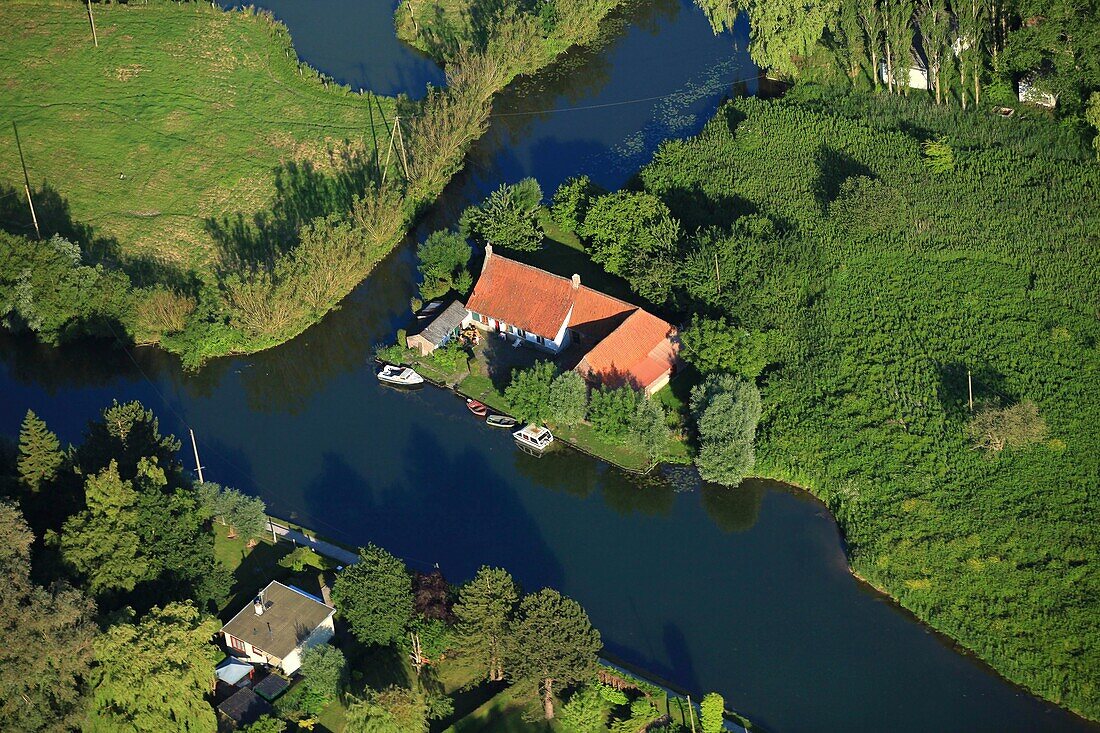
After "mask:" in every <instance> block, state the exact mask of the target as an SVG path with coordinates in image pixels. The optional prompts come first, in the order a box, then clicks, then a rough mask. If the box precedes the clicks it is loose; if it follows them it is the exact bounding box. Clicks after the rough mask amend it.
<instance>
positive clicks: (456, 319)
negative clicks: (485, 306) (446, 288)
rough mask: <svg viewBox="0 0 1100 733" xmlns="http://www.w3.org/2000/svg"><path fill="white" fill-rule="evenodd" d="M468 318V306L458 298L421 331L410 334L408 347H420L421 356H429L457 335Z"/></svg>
mask: <svg viewBox="0 0 1100 733" xmlns="http://www.w3.org/2000/svg"><path fill="white" fill-rule="evenodd" d="M468 318H469V313H468V312H467V311H466V306H465V305H463V304H462V303H459V302H458V301H457V300H456V301H454V302H453V303H451V304H450V305H449V306H447V307H446V308H444V309H443V311H442V312H440V313H439V315H437V316H436V317H435V318H433V319H432V320H431V321H430V322H429V323H428V325H427V326H425V327H424V328H423V329H421V330H420V332H419V333H416V334H413V335H412V336H409V337H408V339H407V343H408V347H409V348H410V349H418V350H419V351H420V355H421V356H427V355H428V354H430V353H432V352H433V351H435V350H436V349H438V348H440V347H442V346H446V345H447V343H448V342H450V340H451V339H453V338H455V337H457V336H458V334H459V332H461V331H462V329H463V328H464V327H465V326H466V325H467V324H468V323H469V321H468Z"/></svg>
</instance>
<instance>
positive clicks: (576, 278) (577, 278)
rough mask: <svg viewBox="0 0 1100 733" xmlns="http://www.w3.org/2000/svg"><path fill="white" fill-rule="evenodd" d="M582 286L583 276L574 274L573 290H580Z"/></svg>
mask: <svg viewBox="0 0 1100 733" xmlns="http://www.w3.org/2000/svg"><path fill="white" fill-rule="evenodd" d="M580 286H581V276H580V275H578V274H576V273H574V274H573V289H574V290H578V289H579V288H580Z"/></svg>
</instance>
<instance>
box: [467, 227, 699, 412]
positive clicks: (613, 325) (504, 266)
mask: <svg viewBox="0 0 1100 733" xmlns="http://www.w3.org/2000/svg"><path fill="white" fill-rule="evenodd" d="M466 310H467V311H468V312H469V320H470V322H472V323H473V324H474V325H476V326H478V327H479V328H481V329H483V330H486V331H491V332H497V333H503V334H508V335H509V336H512V337H514V338H516V339H519V340H520V342H521V343H527V344H530V345H532V346H535V347H536V348H539V349H543V350H544V351H547V352H549V353H551V354H555V355H556V354H560V353H561V352H562V351H564V350H565V349H566V348H568V347H570V346H575V347H577V348H578V349H580V350H581V351H583V352H584V354H583V356H582V357H581V359H580V362H579V363H578V364H577V367H576V370H577V371H578V372H579V373H580V374H581V376H583V377H584V378H585V379H586V380H588V381H589V382H592V383H599V384H607V385H610V386H620V385H623V384H629V385H631V386H633V387H634V388H635V389H640V390H645V392H646V394H652V393H653V392H655V391H657V390H658V389H660V388H661V387H663V386H665V385H666V384H668V381H669V379H671V378H672V375H673V374H675V372H676V369H677V368H678V366H679V363H680V361H679V356H678V354H679V350H680V343H679V339H678V336H677V332H676V329H675V328H674V327H673V326H672V325H671V324H669V323H668V322H666V321H663V320H661V319H660V318H658V317H657V316H655V315H653V314H651V313H648V312H646V311H645V310H643V309H641V308H639V307H638V306H636V305H633V304H631V303H627V302H626V301H623V300H619V299H618V298H613V297H611V296H610V295H606V294H604V293H601V292H599V291H598V290H593V289H592V288H590V287H587V286H585V285H582V284H581V278H580V275H573V277H572V278H565V277H561V276H559V275H554V274H552V273H549V272H546V271H545V270H540V269H538V268H537V267H532V266H531V265H525V264H523V263H521V262H516V261H515V260H510V259H508V258H507V257H502V256H500V255H498V254H495V253H494V252H493V248H492V245H487V246H486V247H485V262H484V264H483V265H482V268H481V276H480V277H479V278H478V281H477V284H476V285H475V286H474V292H473V293H472V294H471V295H470V299H469V301H467V303H466Z"/></svg>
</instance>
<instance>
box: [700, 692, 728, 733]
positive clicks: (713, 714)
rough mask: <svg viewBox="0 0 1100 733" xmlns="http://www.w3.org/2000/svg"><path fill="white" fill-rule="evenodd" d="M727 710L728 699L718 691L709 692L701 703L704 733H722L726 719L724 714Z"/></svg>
mask: <svg viewBox="0 0 1100 733" xmlns="http://www.w3.org/2000/svg"><path fill="white" fill-rule="evenodd" d="M725 710H726V701H725V700H723V699H722V696H721V695H719V694H718V693H717V692H708V693H707V694H706V695H704V696H703V701H702V702H701V703H699V718H700V722H701V723H702V725H703V733H722V730H723V729H724V728H725V725H726V721H725V719H724V717H723V714H724V713H725Z"/></svg>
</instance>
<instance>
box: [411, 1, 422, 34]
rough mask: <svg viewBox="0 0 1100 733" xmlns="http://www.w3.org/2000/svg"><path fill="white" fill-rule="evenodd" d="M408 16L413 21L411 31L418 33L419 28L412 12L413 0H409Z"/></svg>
mask: <svg viewBox="0 0 1100 733" xmlns="http://www.w3.org/2000/svg"><path fill="white" fill-rule="evenodd" d="M409 18H410V19H411V20H412V22H413V33H415V34H416V35H418V36H419V35H420V28H419V27H417V25H416V13H415V12H413V0H409Z"/></svg>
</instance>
